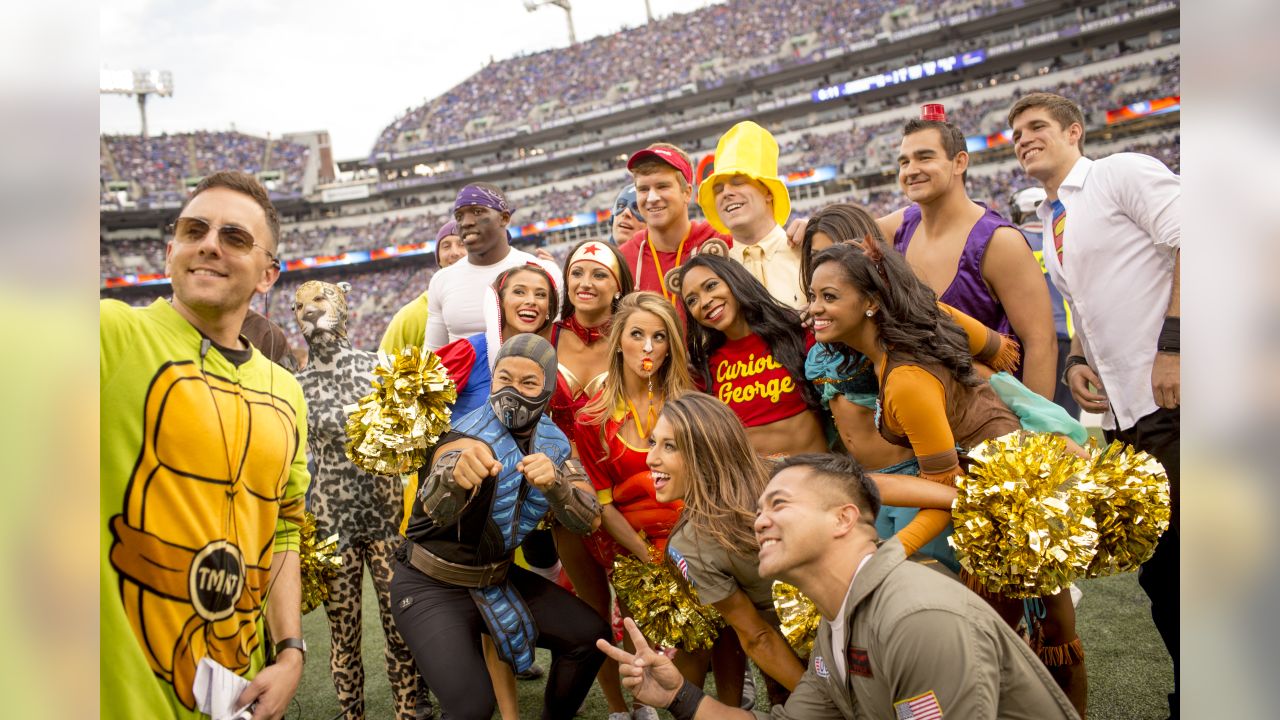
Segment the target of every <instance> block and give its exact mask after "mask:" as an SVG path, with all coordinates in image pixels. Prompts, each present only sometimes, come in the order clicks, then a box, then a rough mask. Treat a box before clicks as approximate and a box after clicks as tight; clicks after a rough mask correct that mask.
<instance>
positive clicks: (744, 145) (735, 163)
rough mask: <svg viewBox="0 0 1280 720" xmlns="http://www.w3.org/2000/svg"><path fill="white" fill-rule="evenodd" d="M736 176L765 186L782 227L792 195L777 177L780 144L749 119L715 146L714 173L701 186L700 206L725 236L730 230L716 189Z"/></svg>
mask: <svg viewBox="0 0 1280 720" xmlns="http://www.w3.org/2000/svg"><path fill="white" fill-rule="evenodd" d="M734 175H745V176H747V177H749V178H751V179H752V180H756V181H758V182H760V184H762V185H764V186H765V188H767V189H768V190H769V193H770V194H771V195H773V219H774V220H776V221H777V223H778V224H779V225H781V224H783V223H785V222H786V221H787V217H788V216H790V215H791V196H790V195H788V194H787V186H786V184H784V183H783V182H782V178H780V177H778V141H777V140H774V139H773V135H771V134H770V133H769V131H768V130H765V129H764V128H762V127H760V126H759V125H757V124H755V123H754V122H751V121H750V120H745V121H743V122H740V123H738V124H737V125H734V126H733V127H731V128H729V132H727V133H725V134H724V135H723V136H722V137H721V138H720V142H718V143H716V154H715V172H713V173H711V175H709V176H708V177H707V179H706V180H703V181H702V184H701V185H699V186H698V205H700V206H701V207H702V212H703V213H704V214H705V215H706V216H707V222H709V223H711V227H713V228H715V229H716V230H718V231H719V232H722V233H728V232H729V228H728V227H726V226H725V224H724V222H723V221H722V220H721V219H720V212H719V211H718V210H716V201H715V197H716V196H715V186H716V183H717V182H728V180H729V178H732V177H733V176H734Z"/></svg>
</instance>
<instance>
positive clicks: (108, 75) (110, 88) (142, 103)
mask: <svg viewBox="0 0 1280 720" xmlns="http://www.w3.org/2000/svg"><path fill="white" fill-rule="evenodd" d="M98 94H100V95H136V96H137V98H138V113H139V114H140V115H141V116H142V137H143V138H144V139H145V138H146V137H147V96H148V95H159V96H160V97H170V96H171V95H173V73H171V72H169V71H168V70H108V69H107V68H102V70H101V71H100V72H99V73H98Z"/></svg>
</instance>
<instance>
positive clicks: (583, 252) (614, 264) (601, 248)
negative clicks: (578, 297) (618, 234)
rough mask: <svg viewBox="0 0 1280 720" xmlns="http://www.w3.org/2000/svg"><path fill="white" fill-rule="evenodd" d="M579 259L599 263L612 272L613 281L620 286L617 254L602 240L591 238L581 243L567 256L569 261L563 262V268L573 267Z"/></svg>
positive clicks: (620, 270)
mask: <svg viewBox="0 0 1280 720" xmlns="http://www.w3.org/2000/svg"><path fill="white" fill-rule="evenodd" d="M581 260H590V261H591V262H593V263H599V264H601V265H603V266H605V268H606V269H607V270H608V271H609V272H610V273H612V274H613V281H614V282H615V283H617V284H618V288H619V289H621V288H622V280H621V279H620V278H621V277H622V268H620V267H619V266H618V256H617V255H614V254H613V251H611V250H610V249H609V246H607V245H605V244H604V243H602V242H597V241H595V240H592V241H590V242H586V243H583V244H582V247H580V248H578V249H577V251H575V252H574V253H573V255H571V256H569V262H567V263H565V266H564V267H565V269H566V270H567V269H569V268H571V267H573V264H574V263H576V262H578V261H581Z"/></svg>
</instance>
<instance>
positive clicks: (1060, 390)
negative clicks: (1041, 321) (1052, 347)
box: [1053, 337, 1080, 420]
mask: <svg viewBox="0 0 1280 720" xmlns="http://www.w3.org/2000/svg"><path fill="white" fill-rule="evenodd" d="M1070 354H1071V339H1070V338H1064V337H1059V338H1058V371H1057V373H1056V374H1055V377H1057V376H1060V375H1062V368H1064V367H1066V366H1067V356H1068V355H1070ZM1053 402H1054V404H1056V405H1057V406H1058V407H1060V408H1062V409H1063V410H1066V411H1067V412H1068V413H1070V414H1071V417H1073V418H1075V419H1076V420H1079V419H1080V404H1079V403H1077V402H1076V399H1075V397H1074V396H1072V395H1071V388H1069V387H1067V386H1066V385H1063V384H1062V383H1057V384H1056V385H1054V388H1053Z"/></svg>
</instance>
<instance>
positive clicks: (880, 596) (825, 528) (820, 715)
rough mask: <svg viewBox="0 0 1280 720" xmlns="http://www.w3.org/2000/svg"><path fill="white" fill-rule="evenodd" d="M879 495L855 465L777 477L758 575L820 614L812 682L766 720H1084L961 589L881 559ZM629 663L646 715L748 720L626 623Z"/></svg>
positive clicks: (784, 471)
mask: <svg viewBox="0 0 1280 720" xmlns="http://www.w3.org/2000/svg"><path fill="white" fill-rule="evenodd" d="M879 509H880V496H879V493H878V492H877V490H876V486H875V484H874V483H872V482H871V481H870V480H868V479H867V477H866V476H865V475H864V474H863V472H862V469H861V468H860V467H859V466H858V463H857V462H855V461H854V460H852V459H851V458H848V457H844V456H836V455H817V454H814V455H796V456H793V457H791V458H789V459H787V460H784V461H783V462H781V463H779V464H778V466H777V467H776V469H775V470H774V473H773V479H772V480H771V481H770V482H769V485H768V486H767V487H766V488H765V491H764V494H763V495H762V496H761V497H760V501H759V505H758V510H759V512H758V514H757V516H756V522H755V532H756V540H757V541H758V542H759V544H760V575H761V576H763V577H767V578H775V579H778V580H782V581H784V582H788V583H791V584H792V585H795V586H796V587H798V588H799V589H800V591H801V592H803V593H804V594H805V595H806V596H808V597H809V598H810V599H812V600H813V602H814V604H815V605H817V607H818V611H819V612H820V613H821V614H822V622H821V624H820V625H819V626H818V636H817V639H816V640H815V642H814V646H813V654H812V657H811V658H810V661H809V668H808V670H807V671H806V672H805V674H804V675H803V676H802V677H801V679H800V684H799V685H798V686H797V687H796V690H795V692H794V693H792V694H791V697H790V698H789V699H788V700H787V703H786V705H785V706H774V707H773V708H772V712H771V714H769V715H766V714H764V713H755V717H759V718H770V717H772V718H780V719H781V718H803V719H804V720H853V719H854V718H858V719H859V720H862V719H863V718H874V719H877V720H879V719H881V718H883V720H904V719H906V718H916V719H922V718H940V717H949V718H952V717H954V718H965V720H980V719H986V718H1000V719H1001V720H1014V719H1018V720H1024V719H1025V720H1058V719H1066V720H1070V719H1071V718H1077V717H1078V716H1077V715H1076V712H1075V710H1074V709H1073V708H1072V707H1071V703H1069V702H1068V701H1067V697H1066V696H1065V695H1063V694H1062V691H1061V690H1060V689H1059V688H1058V685H1057V683H1055V682H1054V680H1053V678H1052V677H1051V676H1050V675H1049V672H1048V671H1047V670H1045V668H1044V665H1043V664H1041V662H1040V661H1039V659H1037V658H1036V656H1035V653H1033V652H1031V649H1030V648H1029V647H1027V644H1026V643H1025V642H1023V641H1022V640H1021V638H1019V637H1018V636H1017V635H1016V634H1014V632H1013V631H1012V630H1010V629H1009V626H1008V625H1006V624H1005V622H1004V621H1003V620H1001V619H1000V616H999V615H997V614H996V612H995V611H994V610H992V609H991V606H990V605H988V604H987V603H986V602H985V601H984V600H982V598H980V597H978V596H977V595H975V594H973V593H972V592H971V591H969V589H968V588H966V587H965V586H964V585H962V584H960V583H958V582H956V581H955V580H952V579H950V578H948V577H946V576H944V575H942V574H941V573H939V572H937V571H935V570H931V569H929V568H927V567H925V566H923V565H919V564H917V563H911V562H907V561H906V557H905V556H904V554H903V550H902V543H901V542H899V541H898V540H897V539H890V540H888V541H886V542H885V543H884V544H883V545H881V546H880V547H879V548H877V547H876V545H875V543H876V528H875V517H876V512H877V511H879ZM626 626H627V630H628V632H630V633H631V637H632V639H633V640H634V641H635V645H636V653H635V654H634V655H633V654H631V653H628V652H626V651H624V650H621V649H619V648H615V647H613V646H612V645H608V644H601V645H600V648H601V649H602V650H604V651H605V652H606V653H607V654H609V655H610V656H611V657H613V658H615V659H616V660H618V662H619V663H620V667H621V673H622V676H623V679H622V683H623V685H625V686H626V687H628V688H629V689H630V690H631V692H632V693H634V694H635V696H636V699H638V700H639V701H640V702H643V703H646V704H648V705H653V706H656V707H665V708H667V709H668V710H669V711H670V712H671V714H672V715H673V716H674V717H675V718H676V720H687V719H689V718H697V720H719V719H720V718H726V719H735V720H736V719H743V720H750V719H751V718H752V717H753V715H752V714H751V713H748V712H746V711H745V710H739V709H737V708H729V707H726V706H724V705H721V704H720V703H718V702H716V701H715V700H714V699H712V698H707V697H703V695H702V691H701V690H699V689H698V688H697V686H695V685H693V684H691V683H688V682H684V681H683V680H682V679H681V677H680V673H679V672H678V671H677V670H676V669H675V666H673V665H672V664H671V661H670V660H668V659H667V658H666V656H665V655H663V654H661V653H658V652H655V651H654V650H652V649H651V648H650V647H649V645H648V643H647V642H645V639H644V636H643V635H642V634H641V633H640V631H639V630H638V629H637V628H636V626H635V624H634V623H632V622H631V621H630V620H627V621H626Z"/></svg>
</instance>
